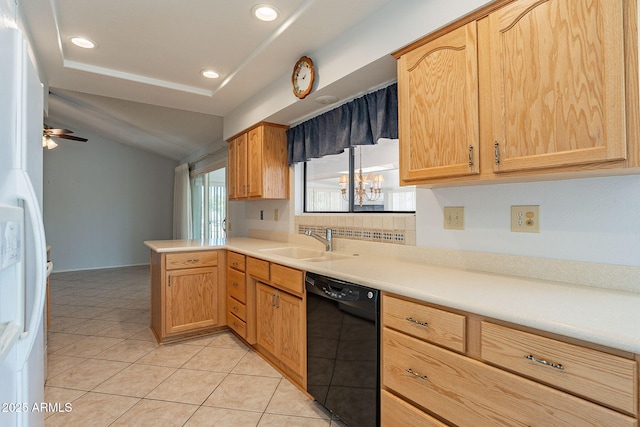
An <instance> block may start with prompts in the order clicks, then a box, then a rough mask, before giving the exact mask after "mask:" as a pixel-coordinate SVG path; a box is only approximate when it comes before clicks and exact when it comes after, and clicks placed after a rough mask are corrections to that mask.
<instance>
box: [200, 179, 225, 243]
mask: <svg viewBox="0 0 640 427" xmlns="http://www.w3.org/2000/svg"><path fill="white" fill-rule="evenodd" d="M225 177H226V173H225V168H220V169H217V170H214V171H212V172H208V173H203V174H200V175H196V176H194V177H192V178H191V205H192V212H193V238H194V239H197V240H209V239H222V238H224V237H225V218H226V212H227V207H226V199H227V193H226V185H225V180H226V178H225Z"/></svg>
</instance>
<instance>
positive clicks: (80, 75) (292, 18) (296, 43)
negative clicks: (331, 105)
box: [20, 0, 393, 160]
mask: <svg viewBox="0 0 640 427" xmlns="http://www.w3.org/2000/svg"><path fill="white" fill-rule="evenodd" d="M391 1H392V0H348V1H345V0H273V1H271V2H270V3H271V4H273V5H274V6H276V7H277V8H278V9H279V11H280V15H279V17H278V18H277V19H276V20H275V21H273V22H262V21H258V20H257V19H256V18H254V17H253V16H252V14H251V9H252V7H253V6H254V5H255V4H256V3H258V1H257V0H256V1H246V0H233V1H230V0H188V1H176V0H135V1H131V0H109V1H105V0H82V1H77V0H29V1H26V0H25V1H22V2H21V4H20V7H21V9H22V11H23V15H24V18H25V21H26V23H27V26H28V30H29V32H30V36H31V38H32V41H33V44H34V50H35V53H36V56H37V57H38V59H39V61H40V67H41V71H42V74H43V75H42V76H41V78H42V79H43V80H44V83H45V84H46V85H48V87H49V91H50V97H49V101H48V117H47V118H46V119H45V120H46V121H47V122H48V123H53V124H55V125H56V126H66V127H69V128H71V129H72V130H75V131H76V134H78V135H80V136H82V135H81V131H82V130H85V131H87V132H91V133H94V134H96V135H99V136H102V137H104V138H108V139H111V140H114V141H117V142H121V143H125V144H130V145H132V146H135V147H138V148H141V149H144V150H147V151H151V152H154V153H157V154H160V155H162V156H165V157H168V158H171V159H175V160H180V159H183V158H185V157H186V156H189V155H190V154H192V153H194V152H197V151H198V150H201V149H203V147H206V146H210V145H211V144H214V145H215V144H220V145H223V144H224V142H223V141H222V135H223V125H224V117H225V116H226V115H227V114H229V113H230V112H232V111H234V110H235V109H236V108H238V107H239V106H241V105H243V104H246V103H248V102H250V101H251V99H252V97H253V96H255V95H256V94H258V93H260V92H262V91H264V90H265V88H268V87H269V85H270V84H273V82H274V81H276V80H277V79H279V78H282V76H284V75H290V74H291V71H292V67H293V63H294V62H295V60H296V59H297V58H298V57H300V56H302V55H311V54H313V52H315V51H318V50H320V49H321V48H322V47H323V46H326V45H327V44H329V43H330V42H331V41H333V40H335V39H336V38H337V37H338V36H340V35H341V34H343V33H345V32H346V31H347V30H349V28H351V27H353V26H354V25H356V24H357V23H358V22H360V21H362V20H363V19H364V18H366V17H367V16H368V15H370V14H372V13H373V12H375V11H376V10H378V9H379V8H381V7H382V6H384V5H385V4H387V3H389V2H391ZM78 35H79V36H84V37H87V38H90V39H92V40H93V41H95V42H96V43H97V44H98V47H97V48H96V49H91V50H88V49H81V48H78V47H76V46H74V45H73V44H72V43H71V42H70V40H69V38H70V37H71V36H78ZM389 63H391V64H393V59H392V58H386V60H385V61H384V66H383V68H384V69H385V70H386V71H385V73H380V65H377V66H373V67H371V72H370V74H369V75H368V76H366V77H364V76H360V77H359V76H351V77H350V78H351V79H354V80H356V79H357V80H360V81H362V82H365V83H366V84H368V85H375V84H380V83H383V82H384V81H386V80H388V79H389V76H388V70H389V66H388V65H389ZM203 69H212V70H215V71H216V72H217V73H219V74H220V77H219V78H217V79H205V78H204V77H202V76H201V74H200V72H201V70H203ZM392 69H393V68H392ZM353 88H354V86H353V85H350V84H342V85H340V84H337V85H335V90H336V91H338V93H332V94H334V95H336V96H338V97H339V98H341V99H345V98H346V97H349V96H353V95H355V94H354V93H349V91H350V90H351V91H352V90H353ZM305 101H306V100H305ZM298 104H299V105H298ZM292 105H294V107H290V108H287V109H286V110H283V111H280V112H275V113H277V114H276V117H277V118H278V120H280V123H284V124H290V123H291V122H292V121H294V120H296V119H299V118H300V117H302V116H303V115H305V114H308V113H309V112H311V111H313V110H314V109H316V110H317V109H320V108H321V107H322V106H321V105H319V104H315V105H313V106H311V105H309V103H306V104H305V103H297V104H292ZM325 108H326V107H325Z"/></svg>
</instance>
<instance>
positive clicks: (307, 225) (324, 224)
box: [295, 214, 416, 246]
mask: <svg viewBox="0 0 640 427" xmlns="http://www.w3.org/2000/svg"><path fill="white" fill-rule="evenodd" d="M327 228H331V230H332V232H333V236H334V237H337V238H341V239H350V240H363V241H369V242H380V243H393V244H396V245H413V246H415V244H416V216H415V215H413V214H404V215H353V214H351V215H299V216H296V217H295V230H297V232H298V233H299V234H304V232H305V231H307V230H311V231H312V232H313V233H316V234H320V235H323V234H324V233H325V230H326V229H327Z"/></svg>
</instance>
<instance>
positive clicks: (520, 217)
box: [511, 206, 540, 233]
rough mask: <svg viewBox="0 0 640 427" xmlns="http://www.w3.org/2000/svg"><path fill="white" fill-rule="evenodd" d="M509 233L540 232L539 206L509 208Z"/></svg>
mask: <svg viewBox="0 0 640 427" xmlns="http://www.w3.org/2000/svg"><path fill="white" fill-rule="evenodd" d="M511 231H514V232H520V233H539V232H540V206H511Z"/></svg>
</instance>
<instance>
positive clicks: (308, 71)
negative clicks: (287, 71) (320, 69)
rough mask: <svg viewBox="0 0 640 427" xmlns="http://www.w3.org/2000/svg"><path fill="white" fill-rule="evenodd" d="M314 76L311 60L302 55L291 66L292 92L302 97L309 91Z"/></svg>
mask: <svg viewBox="0 0 640 427" xmlns="http://www.w3.org/2000/svg"><path fill="white" fill-rule="evenodd" d="M315 77H316V72H315V69H314V68H313V61H312V60H311V59H310V58H308V57H306V56H302V57H300V59H298V60H297V61H296V63H295V65H294V66H293V74H292V75H291V85H292V86H293V94H294V95H295V96H297V97H298V98H300V99H302V98H304V97H305V96H307V95H309V93H311V89H312V88H313V81H314V79H315Z"/></svg>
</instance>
